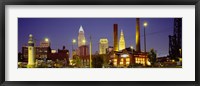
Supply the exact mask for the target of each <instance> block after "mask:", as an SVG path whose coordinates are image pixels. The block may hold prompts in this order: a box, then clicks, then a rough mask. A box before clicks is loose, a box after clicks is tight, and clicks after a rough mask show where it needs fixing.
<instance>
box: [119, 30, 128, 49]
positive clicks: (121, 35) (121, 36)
mask: <svg viewBox="0 0 200 86" xmlns="http://www.w3.org/2000/svg"><path fill="white" fill-rule="evenodd" d="M125 47H126V44H125V40H124V33H123V30H121V33H120V38H119V50H123V49H125Z"/></svg>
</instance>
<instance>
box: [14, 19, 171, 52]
mask: <svg viewBox="0 0 200 86" xmlns="http://www.w3.org/2000/svg"><path fill="white" fill-rule="evenodd" d="M173 20H174V19H173V18H140V32H141V39H140V40H141V49H142V51H143V50H144V36H143V35H144V33H143V31H144V27H143V22H144V21H147V22H148V26H147V28H146V42H147V51H149V50H150V49H151V48H154V49H155V50H156V51H157V54H158V56H163V55H168V47H169V38H168V35H172V34H173V23H174V21H173ZM115 23H116V24H118V38H119V37H120V31H121V29H123V32H124V36H125V41H126V47H130V46H131V45H132V46H133V47H134V49H135V27H136V19H135V18H18V34H19V35H18V50H19V52H21V47H22V46H23V45H24V44H27V42H28V36H29V34H32V35H33V37H34V38H35V39H36V44H37V45H39V43H40V41H41V40H43V39H44V38H45V37H47V38H49V39H50V42H51V48H52V49H56V50H57V49H62V46H66V48H67V49H69V50H70V52H71V49H72V39H73V38H75V39H76V40H77V39H78V31H79V28H80V25H82V26H83V29H84V32H85V37H86V40H87V44H89V36H90V35H91V36H92V41H93V49H92V50H93V53H95V52H96V51H98V43H99V39H100V38H102V37H106V38H108V41H109V46H113V24H115ZM76 47H77V45H76Z"/></svg>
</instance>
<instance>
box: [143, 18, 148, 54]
mask: <svg viewBox="0 0 200 86" xmlns="http://www.w3.org/2000/svg"><path fill="white" fill-rule="evenodd" d="M143 25H144V52H145V53H146V32H145V29H146V27H147V25H148V24H147V22H146V21H145V22H144V24H143Z"/></svg>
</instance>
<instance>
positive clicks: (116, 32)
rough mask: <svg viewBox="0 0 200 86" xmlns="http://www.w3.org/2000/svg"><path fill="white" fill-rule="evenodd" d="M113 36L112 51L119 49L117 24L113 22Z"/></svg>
mask: <svg viewBox="0 0 200 86" xmlns="http://www.w3.org/2000/svg"><path fill="white" fill-rule="evenodd" d="M113 27H114V28H113V31H114V32H113V37H114V39H113V40H114V42H113V43H114V44H113V46H114V51H118V50H119V48H118V25H117V24H114V25H113Z"/></svg>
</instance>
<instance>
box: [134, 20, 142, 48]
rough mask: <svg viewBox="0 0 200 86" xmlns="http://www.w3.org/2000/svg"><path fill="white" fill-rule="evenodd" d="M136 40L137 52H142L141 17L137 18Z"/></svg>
mask: <svg viewBox="0 0 200 86" xmlns="http://www.w3.org/2000/svg"><path fill="white" fill-rule="evenodd" d="M135 41H136V52H141V50H140V18H136V34H135Z"/></svg>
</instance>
